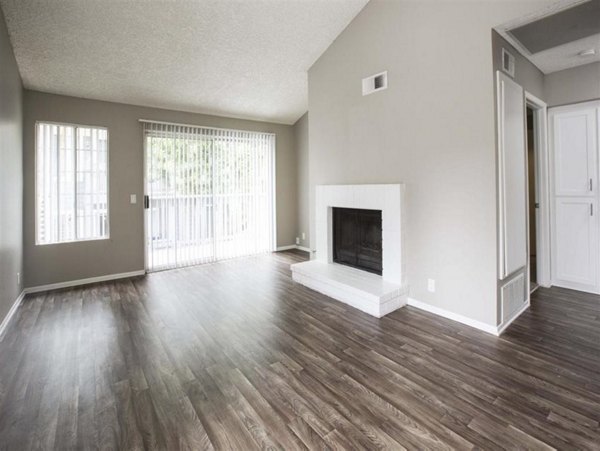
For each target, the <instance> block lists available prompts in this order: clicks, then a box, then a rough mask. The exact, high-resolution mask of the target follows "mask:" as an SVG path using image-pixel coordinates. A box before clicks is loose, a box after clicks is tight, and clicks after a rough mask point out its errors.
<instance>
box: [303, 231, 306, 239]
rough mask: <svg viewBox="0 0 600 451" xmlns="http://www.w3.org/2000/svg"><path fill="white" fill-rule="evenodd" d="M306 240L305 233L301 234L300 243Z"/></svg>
mask: <svg viewBox="0 0 600 451" xmlns="http://www.w3.org/2000/svg"><path fill="white" fill-rule="evenodd" d="M305 239H306V233H304V232H302V241H304V240H305Z"/></svg>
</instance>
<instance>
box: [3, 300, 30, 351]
mask: <svg viewBox="0 0 600 451" xmlns="http://www.w3.org/2000/svg"><path fill="white" fill-rule="evenodd" d="M24 298H25V290H23V291H21V294H20V295H19V297H17V299H16V300H15V302H14V303H13V305H12V307H11V308H10V310H9V311H8V313H7V314H6V316H5V317H4V319H3V320H2V324H0V342H1V341H2V340H3V339H4V331H5V330H6V328H7V327H8V323H9V322H10V320H11V319H12V317H13V316H14V315H15V313H16V312H17V309H18V308H19V306H20V305H21V302H23V299H24Z"/></svg>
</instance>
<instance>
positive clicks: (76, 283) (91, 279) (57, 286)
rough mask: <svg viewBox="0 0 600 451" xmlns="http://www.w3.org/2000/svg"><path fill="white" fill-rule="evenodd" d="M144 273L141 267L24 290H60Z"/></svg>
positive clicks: (26, 292) (30, 291)
mask: <svg viewBox="0 0 600 451" xmlns="http://www.w3.org/2000/svg"><path fill="white" fill-rule="evenodd" d="M144 274H146V271H145V270H143V269H140V270H138V271H130V272H122V273H118V274H107V275H105V276H98V277H88V278H87V279H79V280H69V281H67V282H58V283H51V284H48V285H39V286H37V287H30V288H25V289H24V290H23V292H24V293H25V294H29V293H40V292H42V291H50V290H58V289H60V288H69V287H76V286H79V285H87V284H90V283H97V282H106V281H109V280H117V279H126V278H127V277H136V276H143V275H144Z"/></svg>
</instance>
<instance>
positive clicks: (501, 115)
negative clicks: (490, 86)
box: [497, 72, 527, 279]
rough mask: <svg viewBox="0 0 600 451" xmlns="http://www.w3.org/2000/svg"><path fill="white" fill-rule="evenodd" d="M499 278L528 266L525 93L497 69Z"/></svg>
mask: <svg viewBox="0 0 600 451" xmlns="http://www.w3.org/2000/svg"><path fill="white" fill-rule="evenodd" d="M497 76H498V83H497V85H498V134H499V140H498V141H499V143H498V144H499V146H498V160H499V161H498V167H499V174H498V175H499V201H500V202H499V203H500V211H499V216H500V218H499V219H500V221H499V224H500V240H499V247H500V248H499V257H500V261H499V278H500V279H504V278H506V277H507V276H509V275H510V274H512V273H514V272H515V271H517V270H519V269H521V268H524V267H525V266H526V265H527V173H526V168H527V163H526V159H525V158H526V154H525V94H524V92H523V88H522V87H521V86H519V85H518V84H516V83H515V82H514V81H513V80H511V79H510V78H508V77H507V76H506V75H504V74H502V73H501V72H498V75H497Z"/></svg>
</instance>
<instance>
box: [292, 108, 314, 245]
mask: <svg viewBox="0 0 600 451" xmlns="http://www.w3.org/2000/svg"><path fill="white" fill-rule="evenodd" d="M294 149H295V152H296V171H297V177H298V179H297V194H298V208H297V212H298V213H297V214H298V231H297V234H296V236H297V237H299V238H300V246H302V247H306V248H308V246H309V245H310V214H309V209H310V207H309V188H308V113H305V114H304V116H302V117H301V118H300V119H298V121H297V122H296V123H295V124H294ZM302 233H304V234H305V238H304V239H303V238H302Z"/></svg>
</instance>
